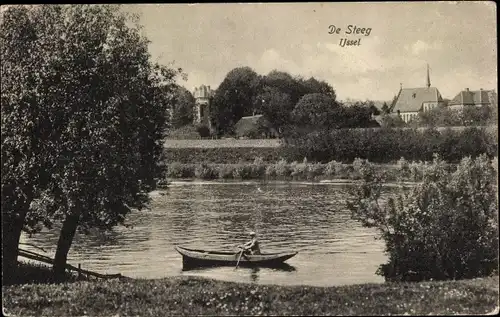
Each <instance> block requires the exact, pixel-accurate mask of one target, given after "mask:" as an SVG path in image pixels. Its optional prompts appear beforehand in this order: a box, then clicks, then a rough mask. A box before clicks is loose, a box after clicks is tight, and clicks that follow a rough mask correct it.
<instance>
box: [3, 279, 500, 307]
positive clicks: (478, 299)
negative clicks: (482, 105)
mask: <svg viewBox="0 0 500 317" xmlns="http://www.w3.org/2000/svg"><path fill="white" fill-rule="evenodd" d="M498 282H499V279H498V276H494V277H487V278H478V279H473V280H461V281H445V282H422V283H398V284H395V283H394V284H393V283H385V284H361V285H351V286H339V287H325V288H322V287H310V286H275V285H254V284H243V283H232V282H221V281H216V280H211V279H204V278H195V277H175V278H166V279H158V280H142V279H122V280H109V281H99V282H76V283H68V284H59V285H57V284H38V285H37V284H29V285H16V286H10V287H3V288H2V292H3V297H4V301H3V307H4V311H5V312H6V313H8V314H11V315H16V316H20V315H22V316H28V315H36V316H42V315H44V316H83V315H90V316H114V315H117V314H118V315H120V316H165V315H170V316H172V315H190V316H194V315H304V316H305V315H358V314H359V315H379V314H380V315H395V314H409V315H423V314H426V315H427V314H433V315H434V314H486V313H492V312H494V310H495V309H497V307H498V294H499V293H498Z"/></svg>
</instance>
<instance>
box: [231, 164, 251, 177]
mask: <svg viewBox="0 0 500 317" xmlns="http://www.w3.org/2000/svg"><path fill="white" fill-rule="evenodd" d="M233 177H234V178H239V179H251V178H252V165H246V164H238V165H236V166H235V168H234V169H233Z"/></svg>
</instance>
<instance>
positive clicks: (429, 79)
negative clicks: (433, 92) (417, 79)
mask: <svg viewBox="0 0 500 317" xmlns="http://www.w3.org/2000/svg"><path fill="white" fill-rule="evenodd" d="M430 86H431V77H430V76H429V64H427V88H429V87H430Z"/></svg>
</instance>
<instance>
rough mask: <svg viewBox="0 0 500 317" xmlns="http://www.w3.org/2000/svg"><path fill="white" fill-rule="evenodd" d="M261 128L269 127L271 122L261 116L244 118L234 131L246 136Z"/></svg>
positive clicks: (235, 126) (237, 123)
mask: <svg viewBox="0 0 500 317" xmlns="http://www.w3.org/2000/svg"><path fill="white" fill-rule="evenodd" d="M259 126H260V127H269V122H268V121H267V120H266V118H265V117H264V116H263V115H261V114H259V115H255V116H248V117H242V118H241V119H240V120H239V121H238V122H236V124H235V125H234V131H235V132H236V133H237V134H239V135H244V134H247V133H249V132H251V131H253V130H255V129H257V128H258V127H259Z"/></svg>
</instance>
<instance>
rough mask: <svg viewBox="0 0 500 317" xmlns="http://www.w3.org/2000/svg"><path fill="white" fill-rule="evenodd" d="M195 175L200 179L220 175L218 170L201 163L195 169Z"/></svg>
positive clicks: (209, 178) (208, 178)
mask: <svg viewBox="0 0 500 317" xmlns="http://www.w3.org/2000/svg"><path fill="white" fill-rule="evenodd" d="M194 176H195V177H196V178H199V179H206V180H211V179H216V178H217V177H218V176H219V175H218V173H217V171H216V170H215V169H214V168H213V167H212V166H209V165H207V164H199V165H197V166H196V168H195V170H194Z"/></svg>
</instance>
